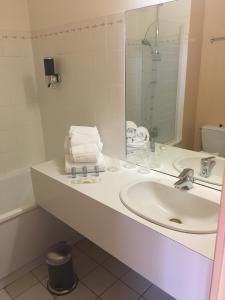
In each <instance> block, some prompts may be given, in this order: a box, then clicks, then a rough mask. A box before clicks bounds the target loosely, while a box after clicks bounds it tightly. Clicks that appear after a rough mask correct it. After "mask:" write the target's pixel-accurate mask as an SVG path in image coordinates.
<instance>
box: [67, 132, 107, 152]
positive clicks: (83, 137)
mask: <svg viewBox="0 0 225 300" xmlns="http://www.w3.org/2000/svg"><path fill="white" fill-rule="evenodd" d="M70 143H71V147H74V146H79V145H84V144H96V145H97V146H98V148H99V150H100V151H102V148H103V144H102V142H101V139H100V136H99V135H87V134H81V133H76V132H74V133H73V134H72V136H71V138H70Z"/></svg>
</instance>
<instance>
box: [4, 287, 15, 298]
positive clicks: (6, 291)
mask: <svg viewBox="0 0 225 300" xmlns="http://www.w3.org/2000/svg"><path fill="white" fill-rule="evenodd" d="M2 290H3V291H4V292H5V293H6V295H7V296H8V297H9V298H10V300H13V298H12V297H11V296H10V295H9V293H8V292H7V290H6V289H5V288H3V289H2Z"/></svg>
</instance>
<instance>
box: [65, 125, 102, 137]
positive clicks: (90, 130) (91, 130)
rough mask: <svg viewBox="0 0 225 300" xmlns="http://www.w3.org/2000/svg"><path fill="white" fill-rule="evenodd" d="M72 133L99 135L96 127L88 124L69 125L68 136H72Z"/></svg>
mask: <svg viewBox="0 0 225 300" xmlns="http://www.w3.org/2000/svg"><path fill="white" fill-rule="evenodd" d="M74 133H76V134H82V135H94V136H99V133H98V129H97V128H96V127H88V126H70V130H69V136H70V137H72V135H73V134H74Z"/></svg>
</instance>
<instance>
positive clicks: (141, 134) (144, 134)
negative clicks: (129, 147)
mask: <svg viewBox="0 0 225 300" xmlns="http://www.w3.org/2000/svg"><path fill="white" fill-rule="evenodd" d="M149 139H150V135H149V132H148V129H147V128H145V127H142V126H141V127H138V128H137V131H136V137H135V139H134V140H136V141H138V142H148V141H149Z"/></svg>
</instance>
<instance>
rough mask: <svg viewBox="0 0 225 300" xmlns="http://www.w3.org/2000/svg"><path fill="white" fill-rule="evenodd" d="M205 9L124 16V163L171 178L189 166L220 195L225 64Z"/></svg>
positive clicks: (179, 4)
mask: <svg viewBox="0 0 225 300" xmlns="http://www.w3.org/2000/svg"><path fill="white" fill-rule="evenodd" d="M204 5H205V4H204V1H198V3H196V1H193V0H177V1H173V2H168V3H164V4H159V5H154V6H149V7H145V8H141V9H136V10H131V11H128V12H127V13H126V127H127V135H126V142H127V160H128V161H131V162H132V163H135V164H138V165H141V166H143V167H145V168H147V169H151V168H153V169H157V170H159V171H162V172H164V173H169V174H171V175H173V176H178V175H179V174H180V172H182V170H183V169H184V168H191V169H193V170H194V177H195V179H196V180H197V182H198V181H200V182H201V183H203V184H206V185H207V186H210V187H213V188H218V189H220V188H221V185H222V176H223V170H224V166H225V160H224V158H223V157H224V156H225V130H224V128H223V125H224V124H225V117H224V113H223V112H224V109H225V106H224V104H223V102H224V101H223V102H222V101H221V100H222V95H223V94H222V93H221V88H222V87H221V86H220V83H221V71H222V66H224V64H223V62H224V58H223V59H221V57H220V59H219V58H218V57H219V56H217V55H218V54H216V53H215V50H214V49H215V48H213V47H215V43H211V42H210V38H209V36H208V32H207V28H205V26H204ZM204 33H205V34H204ZM221 43H222V42H221ZM224 45H225V43H224ZM223 49H224V47H223ZM212 53H214V54H215V57H212ZM210 55H211V56H210ZM209 57H211V58H212V59H211V60H208V58H209ZM219 60H220V61H221V70H219V74H220V75H218V76H217V75H216V77H217V78H213V76H214V75H213V72H211V70H214V68H215V66H214V63H215V64H217V66H218V62H219ZM214 77H215V76H214ZM211 79H212V80H211ZM216 81H217V83H216ZM216 88H219V89H217V90H216ZM214 95H216V97H217V98H216V99H215V98H214ZM212 99H213V102H214V105H213V107H212ZM211 110H212V112H214V114H212V113H211Z"/></svg>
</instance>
